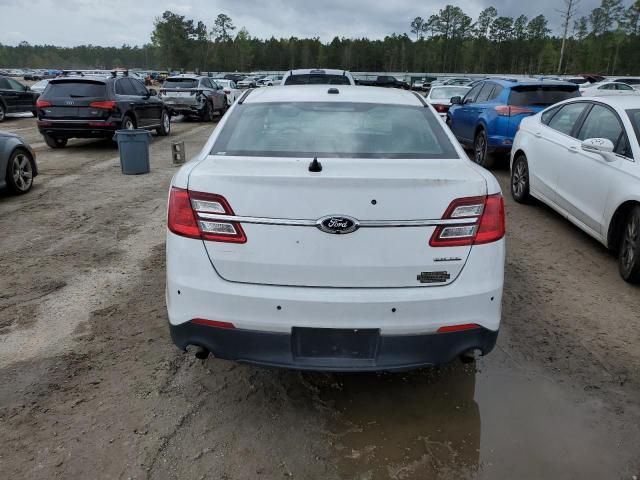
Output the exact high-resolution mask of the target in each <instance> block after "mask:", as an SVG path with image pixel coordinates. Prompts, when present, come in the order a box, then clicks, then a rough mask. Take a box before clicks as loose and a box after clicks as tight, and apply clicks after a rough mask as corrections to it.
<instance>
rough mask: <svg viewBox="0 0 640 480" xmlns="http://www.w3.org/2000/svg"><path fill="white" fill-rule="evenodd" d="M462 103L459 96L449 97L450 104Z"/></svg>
mask: <svg viewBox="0 0 640 480" xmlns="http://www.w3.org/2000/svg"><path fill="white" fill-rule="evenodd" d="M461 103H462V97H461V96H459V95H458V96H455V97H451V105H460V104H461Z"/></svg>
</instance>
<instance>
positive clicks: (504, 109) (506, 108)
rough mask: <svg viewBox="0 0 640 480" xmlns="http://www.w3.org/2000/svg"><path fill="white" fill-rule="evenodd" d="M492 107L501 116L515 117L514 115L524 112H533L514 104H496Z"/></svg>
mask: <svg viewBox="0 0 640 480" xmlns="http://www.w3.org/2000/svg"><path fill="white" fill-rule="evenodd" d="M493 109H494V110H495V111H496V112H498V115H500V116H502V117H515V116H516V115H522V114H524V113H527V114H528V113H535V112H534V111H533V110H531V109H530V108H527V107H517V106H514V105H497V106H496V107H494V108H493Z"/></svg>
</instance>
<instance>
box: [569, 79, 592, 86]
mask: <svg viewBox="0 0 640 480" xmlns="http://www.w3.org/2000/svg"><path fill="white" fill-rule="evenodd" d="M566 81H567V82H570V83H575V84H576V85H584V84H585V83H587V81H588V80H587V79H586V78H570V79H568V80H566Z"/></svg>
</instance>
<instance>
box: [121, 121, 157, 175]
mask: <svg viewBox="0 0 640 480" xmlns="http://www.w3.org/2000/svg"><path fill="white" fill-rule="evenodd" d="M113 139H114V140H115V141H116V142H118V150H119V151H120V166H121V167H122V173H124V174H125V175H139V174H141V173H149V142H150V141H151V132H149V131H148V130H143V129H140V128H138V129H135V130H116V134H115V135H114V136H113Z"/></svg>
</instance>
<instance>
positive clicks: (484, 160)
mask: <svg viewBox="0 0 640 480" xmlns="http://www.w3.org/2000/svg"><path fill="white" fill-rule="evenodd" d="M488 149H489V145H488V142H487V133H486V132H485V131H484V130H483V129H480V130H478V133H476V137H475V138H474V140H473V161H474V162H476V163H477V164H478V165H480V166H482V167H484V168H491V167H492V166H493V160H492V159H490V158H489V155H488Z"/></svg>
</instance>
